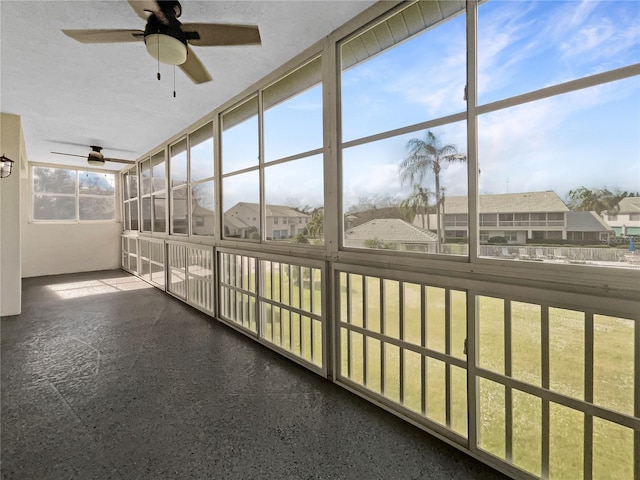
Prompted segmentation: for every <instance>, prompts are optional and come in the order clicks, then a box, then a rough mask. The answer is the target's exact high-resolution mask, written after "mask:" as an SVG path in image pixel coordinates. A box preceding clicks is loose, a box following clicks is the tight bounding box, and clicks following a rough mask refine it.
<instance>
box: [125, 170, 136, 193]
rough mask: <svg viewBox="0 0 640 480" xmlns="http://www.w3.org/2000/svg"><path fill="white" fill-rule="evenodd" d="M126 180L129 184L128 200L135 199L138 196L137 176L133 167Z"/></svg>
mask: <svg viewBox="0 0 640 480" xmlns="http://www.w3.org/2000/svg"><path fill="white" fill-rule="evenodd" d="M127 179H128V184H129V198H136V197H137V196H138V175H136V169H135V167H134V168H132V169H131V170H129V173H128V175H127Z"/></svg>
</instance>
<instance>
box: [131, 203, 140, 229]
mask: <svg viewBox="0 0 640 480" xmlns="http://www.w3.org/2000/svg"><path fill="white" fill-rule="evenodd" d="M130 205H131V209H130V213H131V230H138V228H139V226H138V200H131V202H130Z"/></svg>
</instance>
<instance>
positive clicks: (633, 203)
mask: <svg viewBox="0 0 640 480" xmlns="http://www.w3.org/2000/svg"><path fill="white" fill-rule="evenodd" d="M618 208H619V210H618V212H617V213H640V197H625V198H623V199H622V200H620V203H618Z"/></svg>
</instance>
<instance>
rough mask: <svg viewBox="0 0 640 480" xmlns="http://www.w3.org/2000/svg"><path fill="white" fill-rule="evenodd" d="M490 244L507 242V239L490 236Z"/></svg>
mask: <svg viewBox="0 0 640 480" xmlns="http://www.w3.org/2000/svg"><path fill="white" fill-rule="evenodd" d="M488 243H490V244H496V243H498V244H506V243H507V239H506V238H505V237H491V238H490V239H489V242H488Z"/></svg>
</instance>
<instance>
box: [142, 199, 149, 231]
mask: <svg viewBox="0 0 640 480" xmlns="http://www.w3.org/2000/svg"><path fill="white" fill-rule="evenodd" d="M142 231H143V232H150V231H151V198H150V197H144V198H143V199H142Z"/></svg>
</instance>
